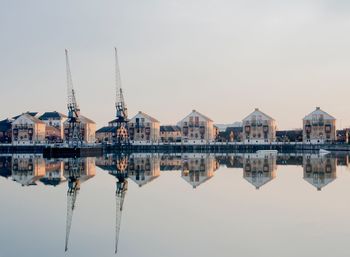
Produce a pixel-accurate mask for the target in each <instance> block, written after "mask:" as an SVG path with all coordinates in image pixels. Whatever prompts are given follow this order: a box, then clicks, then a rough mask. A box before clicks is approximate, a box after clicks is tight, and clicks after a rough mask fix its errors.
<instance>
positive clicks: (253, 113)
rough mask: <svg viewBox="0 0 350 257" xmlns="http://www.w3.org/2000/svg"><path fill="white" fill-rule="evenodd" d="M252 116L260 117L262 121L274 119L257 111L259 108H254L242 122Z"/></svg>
mask: <svg viewBox="0 0 350 257" xmlns="http://www.w3.org/2000/svg"><path fill="white" fill-rule="evenodd" d="M252 115H257V116H258V115H261V116H262V117H263V118H264V119H266V120H275V119H274V118H272V117H271V116H269V115H267V114H266V113H263V112H262V111H260V110H259V108H255V110H254V111H253V112H252V113H251V114H249V115H248V116H247V117H245V118H244V119H243V121H245V120H247V119H249V118H250V116H252Z"/></svg>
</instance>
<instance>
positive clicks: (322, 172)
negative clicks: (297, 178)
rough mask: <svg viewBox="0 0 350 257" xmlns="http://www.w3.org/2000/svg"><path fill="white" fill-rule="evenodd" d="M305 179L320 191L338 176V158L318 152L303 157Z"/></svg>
mask: <svg viewBox="0 0 350 257" xmlns="http://www.w3.org/2000/svg"><path fill="white" fill-rule="evenodd" d="M303 168H304V179H305V180H306V181H307V182H309V183H310V184H311V185H313V186H314V187H316V188H317V190H318V191H320V190H321V189H322V188H323V187H325V186H326V185H328V184H329V183H331V182H332V181H334V180H335V179H336V177H337V174H336V169H337V160H336V158H330V157H326V156H319V155H316V154H311V155H306V156H304V157H303Z"/></svg>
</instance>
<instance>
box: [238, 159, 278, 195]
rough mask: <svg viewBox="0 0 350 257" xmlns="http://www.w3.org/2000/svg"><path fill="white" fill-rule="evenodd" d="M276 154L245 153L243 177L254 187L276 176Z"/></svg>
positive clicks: (260, 185) (259, 186)
mask: <svg viewBox="0 0 350 257" xmlns="http://www.w3.org/2000/svg"><path fill="white" fill-rule="evenodd" d="M276 160H277V155H276V154H271V153H266V154H265V153H257V154H247V155H244V157H243V177H244V179H246V180H247V181H248V182H249V183H250V184H252V185H253V186H254V187H255V188H256V189H260V188H261V187H262V186H263V185H265V184H266V183H268V182H270V181H271V180H273V179H274V178H275V177H276V171H277V164H276Z"/></svg>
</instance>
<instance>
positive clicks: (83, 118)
mask: <svg viewBox="0 0 350 257" xmlns="http://www.w3.org/2000/svg"><path fill="white" fill-rule="evenodd" d="M79 119H80V121H82V122H85V123H93V124H96V123H95V122H94V121H93V120H90V119H89V118H87V117H85V116H83V115H79Z"/></svg>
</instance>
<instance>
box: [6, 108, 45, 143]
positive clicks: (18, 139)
mask: <svg viewBox="0 0 350 257" xmlns="http://www.w3.org/2000/svg"><path fill="white" fill-rule="evenodd" d="M12 136H13V138H12V143H13V144H34V143H44V142H45V137H46V124H45V123H44V122H42V121H41V120H39V119H38V118H36V117H34V116H32V115H30V114H28V113H24V114H22V115H21V116H19V117H18V118H17V119H16V120H15V121H14V122H12Z"/></svg>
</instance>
